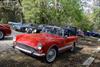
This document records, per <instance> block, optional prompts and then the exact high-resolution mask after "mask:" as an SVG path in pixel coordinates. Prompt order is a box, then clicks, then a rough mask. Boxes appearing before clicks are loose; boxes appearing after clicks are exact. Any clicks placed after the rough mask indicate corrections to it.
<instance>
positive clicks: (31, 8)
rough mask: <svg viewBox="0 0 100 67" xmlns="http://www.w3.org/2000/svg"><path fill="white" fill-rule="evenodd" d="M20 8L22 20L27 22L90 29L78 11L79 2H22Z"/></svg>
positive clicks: (25, 0) (75, 0)
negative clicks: (21, 8) (21, 9)
mask: <svg viewBox="0 0 100 67" xmlns="http://www.w3.org/2000/svg"><path fill="white" fill-rule="evenodd" d="M50 2H51V4H50ZM50 5H53V6H50ZM22 6H23V8H24V10H23V14H24V19H25V20H26V21H27V22H33V23H41V24H54V25H58V26H66V25H71V26H77V27H79V28H82V29H83V30H89V29H90V28H91V27H92V24H90V21H88V19H87V18H86V16H85V15H84V14H83V12H82V10H80V7H81V6H80V0H23V1H22Z"/></svg>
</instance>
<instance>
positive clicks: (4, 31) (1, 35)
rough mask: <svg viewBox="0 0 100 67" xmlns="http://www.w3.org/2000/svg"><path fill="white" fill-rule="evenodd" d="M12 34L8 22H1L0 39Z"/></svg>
mask: <svg viewBox="0 0 100 67" xmlns="http://www.w3.org/2000/svg"><path fill="white" fill-rule="evenodd" d="M10 34H11V29H10V26H9V25H8V24H0V40H2V39H3V38H4V37H5V36H8V35H10Z"/></svg>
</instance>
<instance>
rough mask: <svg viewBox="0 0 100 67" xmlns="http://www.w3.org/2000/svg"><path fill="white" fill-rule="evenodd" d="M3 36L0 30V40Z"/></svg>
mask: <svg viewBox="0 0 100 67" xmlns="http://www.w3.org/2000/svg"><path fill="white" fill-rule="evenodd" d="M3 38H4V33H3V32H2V31H0V40H2V39H3Z"/></svg>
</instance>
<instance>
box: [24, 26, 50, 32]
mask: <svg viewBox="0 0 100 67" xmlns="http://www.w3.org/2000/svg"><path fill="white" fill-rule="evenodd" d="M45 26H49V25H46V24H40V25H33V26H31V27H28V28H26V32H27V33H40V32H41V31H42V29H43V28H44V27H45Z"/></svg>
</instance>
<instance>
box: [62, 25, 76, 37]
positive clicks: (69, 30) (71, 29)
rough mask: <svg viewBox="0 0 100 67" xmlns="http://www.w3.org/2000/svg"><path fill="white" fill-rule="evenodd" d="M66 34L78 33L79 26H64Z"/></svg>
mask: <svg viewBox="0 0 100 67" xmlns="http://www.w3.org/2000/svg"><path fill="white" fill-rule="evenodd" d="M64 30H65V34H66V35H68V36H71V35H77V28H76V27H72V26H65V27H64Z"/></svg>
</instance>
